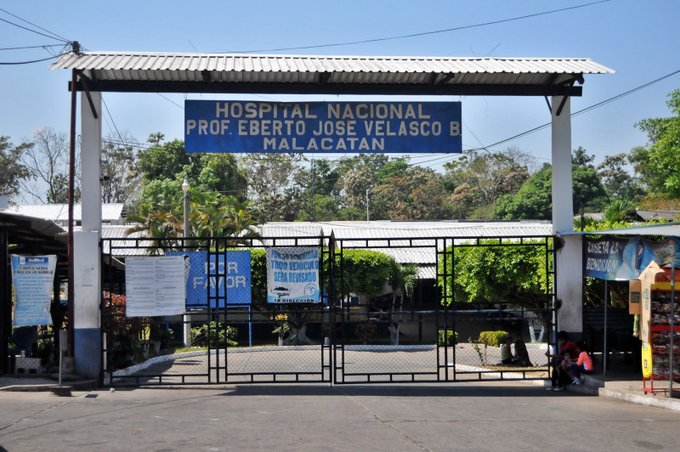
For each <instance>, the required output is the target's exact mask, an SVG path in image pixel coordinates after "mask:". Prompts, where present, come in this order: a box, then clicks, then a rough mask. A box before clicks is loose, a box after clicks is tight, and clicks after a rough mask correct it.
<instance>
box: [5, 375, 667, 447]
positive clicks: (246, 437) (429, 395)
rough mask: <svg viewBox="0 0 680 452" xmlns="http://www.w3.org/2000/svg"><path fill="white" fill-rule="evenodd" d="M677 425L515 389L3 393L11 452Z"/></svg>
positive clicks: (465, 441) (577, 439) (631, 436)
mask: <svg viewBox="0 0 680 452" xmlns="http://www.w3.org/2000/svg"><path fill="white" fill-rule="evenodd" d="M679 428H680V413H677V412H674V411H669V410H663V409H659V408H650V407H643V406H638V405H633V404H628V403H625V402H619V401H614V400H607V399H603V398H597V397H588V396H581V395H576V394H573V393H555V392H546V391H544V390H543V388H542V387H538V386H532V385H529V384H522V383H514V384H512V383H508V382H504V383H484V384H480V385H474V384H470V383H468V384H458V385H447V386H444V385H412V386H408V385H400V386H389V385H383V386H342V387H339V386H336V387H329V386H325V385H297V386H292V385H279V386H276V385H255V386H247V385H242V386H224V387H220V388H199V389H189V388H183V389H135V390H129V391H124V390H120V389H119V390H117V391H116V392H109V391H93V392H87V393H74V394H73V397H58V396H56V395H53V394H50V393H16V392H0V445H2V447H3V448H4V449H6V450H8V451H42V450H88V451H90V450H121V451H129V450H145V451H146V450H153V451H170V450H186V449H191V450H194V451H215V450H266V451H274V450H277V451H278V450H315V451H317V450H330V451H335V450H337V451H351V450H371V451H397V450H398V451H422V450H441V451H444V450H503V451H508V450H522V451H534V450H541V451H545V450H549V451H562V450H564V451H566V450H570V451H571V450H601V451H609V450H611V451H620V450H625V451H635V450H677V432H678V429H679ZM0 450H2V448H0Z"/></svg>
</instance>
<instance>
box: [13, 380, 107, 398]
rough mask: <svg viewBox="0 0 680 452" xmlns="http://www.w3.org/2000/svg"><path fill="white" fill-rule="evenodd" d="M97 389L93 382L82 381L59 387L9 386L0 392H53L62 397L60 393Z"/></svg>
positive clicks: (49, 385)
mask: <svg viewBox="0 0 680 452" xmlns="http://www.w3.org/2000/svg"><path fill="white" fill-rule="evenodd" d="M96 387H97V382H96V381H95V380H82V381H78V382H70V383H68V384H62V385H61V386H59V385H58V384H57V383H47V384H32V385H31V384H27V385H11V386H2V387H0V391H7V392H49V391H51V392H54V393H55V394H57V395H62V394H61V393H66V392H69V393H70V391H86V390H91V389H95V388H96Z"/></svg>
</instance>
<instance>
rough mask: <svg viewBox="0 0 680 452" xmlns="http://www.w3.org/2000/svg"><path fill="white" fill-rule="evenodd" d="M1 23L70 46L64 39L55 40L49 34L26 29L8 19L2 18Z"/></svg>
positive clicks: (0, 18)
mask: <svg viewBox="0 0 680 452" xmlns="http://www.w3.org/2000/svg"><path fill="white" fill-rule="evenodd" d="M0 21H2V22H6V23H8V24H10V25H14V26H15V27H17V28H21V29H23V30H26V31H30V32H31V33H35V34H37V35H40V36H44V37H46V38H50V39H54V40H56V41H62V42H64V43H66V44H68V41H64V40H62V39H59V38H55V37H54V36H50V35H48V34H45V33H41V32H39V31H36V30H33V29H31V28H28V27H24V26H23V25H19V24H17V23H15V22H12V21H9V20H7V19H3V18H2V17H0Z"/></svg>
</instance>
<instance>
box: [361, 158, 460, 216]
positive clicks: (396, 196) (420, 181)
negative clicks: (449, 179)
mask: <svg viewBox="0 0 680 452" xmlns="http://www.w3.org/2000/svg"><path fill="white" fill-rule="evenodd" d="M372 194H373V199H374V201H373V203H372V204H371V207H372V211H373V212H374V214H373V216H374V217H383V218H384V217H387V218H389V219H391V220H439V219H443V218H448V217H449V216H450V212H449V210H448V209H447V204H446V192H445V189H444V182H443V180H442V176H441V174H439V173H436V172H435V171H434V170H432V169H430V168H422V167H419V166H415V167H409V168H407V169H405V170H403V171H399V172H397V173H395V175H393V176H389V177H386V178H385V179H384V180H383V182H382V183H381V184H380V185H378V186H377V187H376V188H374V189H373V191H372Z"/></svg>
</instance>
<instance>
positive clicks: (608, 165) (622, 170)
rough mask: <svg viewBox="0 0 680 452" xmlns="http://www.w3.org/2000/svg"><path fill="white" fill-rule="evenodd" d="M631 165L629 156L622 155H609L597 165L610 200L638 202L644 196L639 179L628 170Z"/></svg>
mask: <svg viewBox="0 0 680 452" xmlns="http://www.w3.org/2000/svg"><path fill="white" fill-rule="evenodd" d="M629 164H630V160H629V156H628V155H627V154H624V153H621V154H615V155H607V156H605V158H604V160H603V161H602V163H600V164H599V165H597V171H598V174H599V175H600V178H601V180H602V185H603V186H604V189H605V191H606V192H607V195H608V196H609V197H610V198H614V199H629V200H638V199H640V198H641V197H642V195H643V194H644V190H643V189H642V186H641V185H640V181H639V179H638V178H636V177H633V176H632V175H631V174H630V172H629V171H628V170H627V169H626V166H628V165H629Z"/></svg>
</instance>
